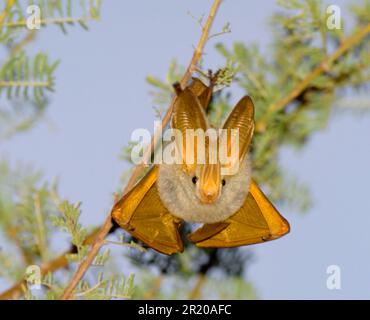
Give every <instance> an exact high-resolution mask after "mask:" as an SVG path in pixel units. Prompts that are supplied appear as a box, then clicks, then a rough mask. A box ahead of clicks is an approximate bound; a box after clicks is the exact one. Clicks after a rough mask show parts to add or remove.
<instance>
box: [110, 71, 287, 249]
mask: <svg viewBox="0 0 370 320" xmlns="http://www.w3.org/2000/svg"><path fill="white" fill-rule="evenodd" d="M216 77H217V73H216V74H215V76H214V77H210V85H209V86H207V85H205V84H204V83H203V82H202V81H201V80H200V79H198V78H193V79H192V83H191V84H190V85H189V86H188V87H186V88H185V89H184V90H182V89H181V88H180V87H179V86H175V91H176V99H175V101H174V105H173V115H172V119H171V127H172V128H174V129H177V130H179V131H180V132H181V133H184V135H183V137H185V132H186V130H189V129H194V130H196V129H202V130H207V129H209V128H210V126H209V124H208V120H207V116H206V109H207V107H208V106H209V104H210V102H211V99H212V92H213V87H214V83H215V79H216ZM222 129H224V130H223V133H221V134H226V136H225V137H226V140H225V141H226V142H227V149H228V151H230V150H229V149H230V145H231V140H230V136H231V135H230V134H229V133H230V131H231V130H232V129H237V130H238V133H239V135H238V144H239V150H238V154H237V157H234V158H233V160H232V163H231V166H235V165H237V168H238V170H237V171H236V172H235V173H234V174H233V175H223V174H222V170H221V169H222V164H221V163H220V162H216V163H210V161H209V159H208V160H207V161H205V162H204V163H198V162H197V161H196V162H194V163H187V162H186V161H183V162H182V163H180V164H177V163H175V164H166V163H162V164H158V165H154V166H153V167H152V168H151V169H150V171H149V172H148V173H147V174H146V175H145V176H144V177H143V178H142V179H141V180H140V181H139V182H138V183H137V184H136V185H135V186H134V188H133V189H132V190H131V191H129V192H128V193H127V194H125V195H123V197H122V198H121V199H120V200H119V201H118V202H117V203H116V204H115V205H114V207H113V209H112V213H111V214H112V218H113V219H114V221H115V222H117V224H118V225H119V226H120V227H122V228H123V229H125V230H126V231H128V232H129V233H131V235H132V236H133V237H134V238H136V239H139V240H141V241H142V242H144V243H145V244H146V245H148V246H149V247H151V248H153V249H154V250H156V251H158V252H161V253H164V254H168V255H171V254H174V253H178V252H182V251H183V250H184V246H183V242H182V239H181V237H180V233H179V230H180V228H181V225H182V224H183V223H185V222H197V223H202V226H201V227H200V228H199V229H197V230H196V231H194V232H193V233H191V234H189V235H188V239H189V240H190V241H191V242H193V243H195V245H196V246H198V247H202V248H226V247H236V246H243V245H250V244H256V243H261V242H265V241H269V240H274V239H277V238H279V237H281V236H283V235H285V234H287V233H288V232H289V231H290V226H289V223H288V221H287V220H286V219H285V218H284V217H283V216H282V215H281V214H280V213H279V212H278V211H277V209H276V208H275V207H274V206H273V204H272V203H271V202H270V201H269V200H268V198H267V197H266V196H265V194H264V193H263V192H262V190H261V189H260V188H259V187H258V185H257V184H256V182H255V181H254V180H253V179H252V177H251V163H250V160H249V157H248V150H249V147H250V144H251V141H252V137H253V131H254V105H253V102H252V100H251V98H250V97H249V96H245V97H243V98H242V99H241V100H240V101H239V102H238V103H237V104H236V106H235V107H234V109H233V110H232V111H231V113H230V115H229V116H228V118H227V119H226V121H225V122H224V124H223V126H222ZM197 143H198V142H197V140H195V141H194V142H193V143H191V142H190V143H182V144H180V146H179V148H180V149H181V150H182V153H181V155H182V156H183V157H184V156H185V155H186V154H187V152H189V150H191V151H192V152H193V153H194V154H195V155H197V150H198V149H197ZM205 146H206V149H207V148H210V144H209V143H208V144H207V143H206V145H205ZM207 150H208V149H207Z"/></svg>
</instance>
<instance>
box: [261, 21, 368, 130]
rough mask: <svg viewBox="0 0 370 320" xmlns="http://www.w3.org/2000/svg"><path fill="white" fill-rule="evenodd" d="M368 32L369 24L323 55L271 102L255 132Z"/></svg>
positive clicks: (265, 125) (263, 126)
mask: <svg viewBox="0 0 370 320" xmlns="http://www.w3.org/2000/svg"><path fill="white" fill-rule="evenodd" d="M369 33H370V24H368V25H366V26H365V27H364V28H362V29H360V30H358V31H357V32H355V33H354V34H353V35H351V36H350V37H348V38H347V39H345V40H344V41H343V42H342V44H341V45H340V46H339V47H338V48H337V49H336V50H335V51H334V52H333V53H332V54H331V55H329V56H327V57H325V58H324V59H323V60H322V62H321V63H320V64H319V65H318V66H317V67H316V68H315V69H313V70H312V71H311V72H310V73H309V74H308V75H307V76H306V77H305V78H304V79H303V80H302V81H301V82H300V83H298V84H297V85H296V86H295V87H294V88H293V90H292V91H290V92H289V93H288V94H287V95H286V96H285V97H283V98H282V99H280V100H278V101H277V102H275V103H273V104H271V105H270V106H269V107H268V108H267V111H266V113H265V116H264V117H263V118H262V119H261V120H260V121H259V122H257V124H256V131H257V132H264V131H266V127H267V124H268V120H269V117H270V116H271V115H272V114H274V113H275V112H277V111H279V110H282V109H284V107H285V106H287V105H288V104H289V103H290V102H292V101H293V100H294V99H295V98H297V97H298V96H299V95H300V94H301V93H302V92H303V91H304V90H305V89H306V88H307V87H308V86H309V85H310V84H311V83H312V81H314V80H315V79H316V78H317V77H318V76H320V75H321V74H322V73H323V72H325V71H328V70H329V69H330V67H331V65H332V64H333V63H334V62H335V61H336V60H338V58H340V57H341V56H342V55H343V54H344V53H346V52H347V51H348V50H349V49H351V48H352V47H354V46H356V45H358V44H359V43H360V42H361V41H362V40H363V39H364V38H365V37H366V36H367V35H368V34H369Z"/></svg>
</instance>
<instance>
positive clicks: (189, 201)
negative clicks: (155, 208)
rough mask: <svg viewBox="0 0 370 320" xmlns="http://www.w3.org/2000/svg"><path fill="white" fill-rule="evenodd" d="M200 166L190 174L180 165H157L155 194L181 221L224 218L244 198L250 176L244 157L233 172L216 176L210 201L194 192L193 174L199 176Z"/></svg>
mask: <svg viewBox="0 0 370 320" xmlns="http://www.w3.org/2000/svg"><path fill="white" fill-rule="evenodd" d="M201 169H202V168H197V170H196V171H195V173H194V176H192V175H189V174H188V173H187V172H185V171H184V170H183V167H182V165H170V164H162V165H160V167H159V173H158V179H157V187H158V191H159V196H160V198H161V200H162V202H163V205H164V206H165V207H166V208H167V209H168V210H169V211H170V212H171V213H172V214H173V215H174V216H176V217H179V218H181V219H183V220H185V221H188V222H202V223H215V222H220V221H224V220H225V219H227V218H229V217H230V216H231V215H233V214H234V213H235V212H237V211H238V210H239V209H240V208H241V206H242V205H243V203H244V201H245V199H246V197H247V194H248V191H249V186H250V179H251V170H250V162H249V160H248V157H245V159H244V160H243V161H242V163H241V165H240V166H239V170H238V172H237V173H236V174H235V175H232V176H221V177H220V178H221V179H218V181H219V182H218V183H219V187H220V193H219V196H218V197H217V198H216V199H215V200H214V201H212V202H205V201H203V198H202V195H200V194H199V193H198V192H199V191H198V189H201V187H199V186H198V183H199V182H200V179H199V178H198V179H194V177H199V176H200V171H201ZM205 183H207V181H205ZM212 183H214V182H213V181H212Z"/></svg>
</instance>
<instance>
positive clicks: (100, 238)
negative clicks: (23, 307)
mask: <svg viewBox="0 0 370 320" xmlns="http://www.w3.org/2000/svg"><path fill="white" fill-rule="evenodd" d="M220 4H221V0H215V1H214V2H213V5H212V7H211V10H210V13H209V16H208V19H207V22H206V24H205V25H204V27H203V29H202V34H201V37H200V40H199V42H198V45H197V47H196V48H195V51H194V53H193V56H192V59H191V61H190V64H189V66H188V68H187V70H186V72H185V74H184V76H183V78H182V80H181V86H182V87H184V86H186V84H187V82H188V81H189V80H190V77H191V74H192V72H193V69H194V67H195V66H196V65H197V63H198V61H199V60H200V58H201V56H202V52H203V49H204V46H205V44H206V42H207V39H208V35H209V31H210V29H211V26H212V23H213V21H214V18H215V16H216V13H217V10H218V8H219V6H220ZM174 99H175V98H174ZM173 102H174V100H173V101H172V103H171V106H170V107H169V108H168V111H167V113H166V115H165V116H164V119H163V120H162V128H164V127H165V126H166V125H167V124H168V122H169V120H170V118H171V114H172V109H173ZM159 139H160V134H159V133H157V134H155V135H154V137H153V139H152V143H151V145H150V147H149V148H148V149H147V150H146V152H145V155H144V160H146V159H149V158H150V156H151V154H152V149H154V147H155V146H156V145H157V142H158V140H159ZM145 162H146V161H144V162H142V163H141V164H139V165H138V166H137V167H136V168H135V170H134V172H133V173H132V175H131V178H130V180H129V182H128V184H127V186H126V188H125V191H124V194H125V193H126V192H128V191H129V190H130V189H131V188H132V187H133V186H134V185H135V183H136V181H137V179H138V177H139V176H140V175H141V173H142V172H143V169H144V168H145ZM112 226H113V223H112V219H111V215H110V214H109V215H108V217H107V218H106V220H105V222H104V225H103V227H102V228H101V230H100V231H99V232H98V235H97V238H96V240H95V241H94V243H93V245H92V246H91V249H90V251H89V253H88V254H87V256H86V258H85V259H84V260H83V261H82V262H81V264H80V265H79V266H78V268H77V271H76V273H75V274H74V275H73V277H72V279H71V282H70V283H69V285H68V286H67V287H66V289H65V291H64V293H63V295H62V296H61V299H62V300H68V299H70V298H71V296H72V294H73V290H74V289H75V288H76V286H77V284H78V283H79V281H80V280H81V279H82V277H83V276H84V274H85V272H86V271H87V269H88V268H89V266H90V265H91V263H92V262H93V260H94V258H95V256H96V255H97V253H98V252H99V249H100V248H101V246H102V245H103V244H104V239H105V237H106V235H107V234H108V233H109V230H110V229H111V228H112Z"/></svg>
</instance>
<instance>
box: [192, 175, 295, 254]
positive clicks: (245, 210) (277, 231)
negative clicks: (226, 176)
mask: <svg viewBox="0 0 370 320" xmlns="http://www.w3.org/2000/svg"><path fill="white" fill-rule="evenodd" d="M225 224H226V226H225ZM212 229H213V230H214V232H213V231H212ZM289 230H290V226H289V223H288V221H286V220H285V219H284V218H283V217H282V216H281V215H280V213H279V212H278V211H277V210H276V209H275V207H274V206H273V205H272V204H271V202H270V201H269V200H268V199H267V197H266V196H265V195H264V194H263V192H262V191H261V189H260V188H259V187H258V186H257V184H256V183H255V182H254V181H253V180H252V183H251V187H250V192H249V194H248V196H247V198H246V201H245V203H244V205H243V206H242V207H241V208H240V210H239V211H238V212H236V213H235V214H234V215H232V216H231V217H230V218H228V219H227V220H225V221H224V222H223V224H222V226H220V225H219V224H214V225H210V224H208V225H207V224H205V225H204V226H203V227H201V228H200V229H198V230H196V231H195V232H193V233H192V234H191V235H189V240H191V241H193V242H195V243H196V245H197V246H198V247H204V248H223V247H236V246H242V245H250V244H255V243H260V242H264V241H268V240H274V239H277V238H280V237H281V236H283V235H285V234H286V233H288V232H289Z"/></svg>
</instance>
